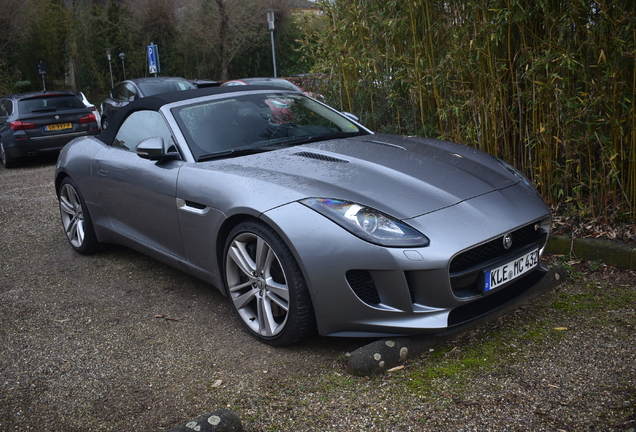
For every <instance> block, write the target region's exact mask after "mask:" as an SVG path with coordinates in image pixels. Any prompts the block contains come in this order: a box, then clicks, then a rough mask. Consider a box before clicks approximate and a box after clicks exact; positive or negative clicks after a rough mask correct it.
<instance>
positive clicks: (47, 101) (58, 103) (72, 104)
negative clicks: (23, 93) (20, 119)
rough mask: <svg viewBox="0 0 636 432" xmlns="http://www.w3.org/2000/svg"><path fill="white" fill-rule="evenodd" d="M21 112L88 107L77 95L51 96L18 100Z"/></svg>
mask: <svg viewBox="0 0 636 432" xmlns="http://www.w3.org/2000/svg"><path fill="white" fill-rule="evenodd" d="M18 104H19V107H20V112H38V111H64V110H70V109H76V108H86V107H85V106H84V103H83V102H82V101H81V100H80V98H78V97H77V96H51V97H37V98H31V99H22V100H21V101H19V102H18Z"/></svg>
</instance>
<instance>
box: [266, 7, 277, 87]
mask: <svg viewBox="0 0 636 432" xmlns="http://www.w3.org/2000/svg"><path fill="white" fill-rule="evenodd" d="M267 27H268V28H269V34H270V36H271V39H272V61H273V63H274V78H277V75H276V49H275V48H274V9H267Z"/></svg>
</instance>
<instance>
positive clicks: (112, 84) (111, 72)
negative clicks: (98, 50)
mask: <svg viewBox="0 0 636 432" xmlns="http://www.w3.org/2000/svg"><path fill="white" fill-rule="evenodd" d="M111 49H112V48H106V57H107V58H108V69H109V70H110V89H111V90H112V89H114V88H115V84H114V83H113V65H112V64H111V63H110V59H111V57H110V50H111Z"/></svg>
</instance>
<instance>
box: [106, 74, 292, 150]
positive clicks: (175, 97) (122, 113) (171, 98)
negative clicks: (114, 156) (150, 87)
mask: <svg viewBox="0 0 636 432" xmlns="http://www.w3.org/2000/svg"><path fill="white" fill-rule="evenodd" d="M257 90H271V91H276V92H290V93H293V92H292V91H291V90H286V89H284V88H281V87H274V86H255V85H254V86H249V88H247V86H228V87H204V88H197V89H193V90H182V91H175V92H170V93H161V94H157V95H154V96H149V97H144V98H139V99H137V100H134V101H133V102H131V103H129V104H128V105H126V106H124V107H123V108H121V109H119V110H118V111H117V113H116V114H115V116H114V117H113V119H112V120H111V122H110V124H109V126H108V129H106V130H105V131H103V132H102V133H101V134H100V135H98V136H97V138H98V139H99V140H100V141H102V142H104V143H106V144H112V142H113V140H114V139H115V136H116V135H117V132H118V131H119V127H120V126H121V123H123V121H124V120H125V119H126V118H127V117H128V116H129V115H130V114H132V113H133V112H135V111H145V110H150V111H158V110H159V109H160V108H161V107H162V106H164V105H168V104H171V103H173V102H180V101H184V100H188V99H195V98H199V97H202V96H209V95H218V94H223V93H240V92H250V91H257Z"/></svg>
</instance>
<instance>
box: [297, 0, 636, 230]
mask: <svg viewBox="0 0 636 432" xmlns="http://www.w3.org/2000/svg"><path fill="white" fill-rule="evenodd" d="M319 3H320V6H321V8H322V10H323V12H324V22H323V24H324V25H323V27H322V28H320V27H318V28H317V30H316V31H314V32H313V34H311V35H310V36H308V37H307V38H306V43H305V45H304V49H306V50H307V52H308V55H310V56H311V57H313V58H315V59H316V66H315V71H316V72H322V73H325V74H327V75H328V76H329V77H330V79H329V80H328V81H327V82H325V83H324V85H323V87H322V88H321V92H322V93H323V94H325V96H326V97H327V98H328V101H329V102H330V103H332V104H334V105H335V106H339V107H340V108H341V109H345V110H347V111H352V112H355V113H356V114H358V115H359V116H360V118H361V119H362V121H363V122H364V123H366V124H368V125H369V126H370V127H372V128H374V129H376V130H379V131H388V132H398V133H404V134H422V135H429V136H430V135H432V136H438V137H441V138H444V139H450V140H453V141H458V142H462V143H465V144H469V145H472V146H475V147H478V148H481V149H483V150H485V151H488V152H490V153H492V154H494V155H497V156H500V157H503V158H504V159H506V160H509V161H512V162H513V163H514V164H515V165H516V166H517V167H519V168H520V169H522V170H523V172H524V173H526V174H527V175H528V177H530V178H531V179H532V180H533V181H534V182H535V183H536V184H537V186H538V187H539V189H540V190H541V192H542V193H543V195H544V196H545V197H546V198H547V199H548V200H549V201H550V202H551V203H553V204H557V203H567V202H576V203H577V205H578V211H580V212H581V215H582V216H596V215H601V216H607V217H615V216H617V215H619V216H621V217H624V216H625V215H626V214H630V215H631V218H632V219H633V218H634V205H636V131H635V129H634V124H635V123H636V110H635V108H634V104H633V101H634V99H635V98H636V91H635V89H634V88H635V83H636V73H635V71H636V66H635V62H634V58H635V56H636V41H635V39H636V28H635V27H634V23H635V22H636V4H634V3H633V2H628V3H625V2H621V1H618V0H613V1H607V2H597V1H592V0H566V1H561V0H559V1H556V0H552V1H551V0H546V1H541V2H534V1H528V0H449V1H423V0H415V1H408V2H406V1H399V0H393V1H379V0H364V1H363V0H339V1H337V2H332V1H328V0H323V1H320V2H319Z"/></svg>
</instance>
